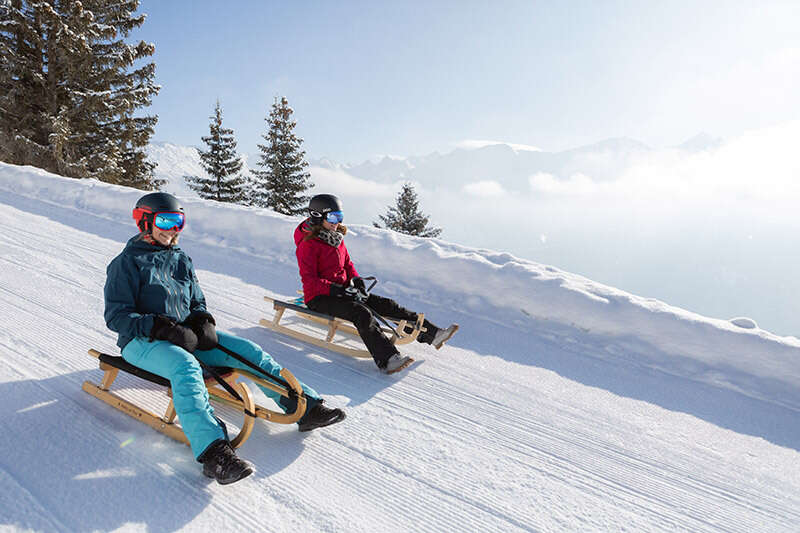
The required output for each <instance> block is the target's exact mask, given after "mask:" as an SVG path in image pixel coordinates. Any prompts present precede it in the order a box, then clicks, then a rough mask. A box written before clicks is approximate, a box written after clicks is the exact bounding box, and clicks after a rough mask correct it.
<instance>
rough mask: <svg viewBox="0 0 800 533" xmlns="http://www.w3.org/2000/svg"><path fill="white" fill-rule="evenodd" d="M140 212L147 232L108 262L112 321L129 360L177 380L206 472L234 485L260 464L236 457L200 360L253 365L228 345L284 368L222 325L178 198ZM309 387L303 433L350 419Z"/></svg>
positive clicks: (188, 429)
mask: <svg viewBox="0 0 800 533" xmlns="http://www.w3.org/2000/svg"><path fill="white" fill-rule="evenodd" d="M133 218H134V220H136V224H137V226H138V227H139V230H140V233H139V234H138V235H136V236H134V237H132V238H131V239H130V240H129V241H128V243H127V245H126V246H125V249H124V250H123V251H122V253H120V254H119V255H118V256H117V257H115V258H114V259H113V260H112V261H111V263H110V264H109V265H108V269H107V278H106V285H105V314H104V316H105V320H106V324H107V325H108V327H109V329H111V330H112V331H115V332H117V334H118V340H117V345H118V346H119V347H120V348H121V349H122V357H123V358H124V359H125V360H126V361H128V362H129V363H131V364H132V365H134V366H137V367H139V368H142V369H144V370H147V371H149V372H152V373H154V374H158V375H160V376H162V377H164V378H166V379H168V380H169V381H170V385H171V387H172V398H173V402H174V405H175V411H176V412H177V414H178V419H179V420H180V421H181V426H182V427H183V430H184V433H185V434H186V437H187V438H188V439H189V443H190V445H191V447H192V452H193V453H194V455H195V458H197V460H198V461H199V462H201V463H202V464H203V473H204V474H205V475H207V476H209V477H213V478H215V479H216V480H217V481H218V482H219V483H222V484H227V483H233V482H235V481H238V480H240V479H242V478H244V477H246V476H248V475H250V474H251V473H252V472H253V468H252V466H251V465H250V464H249V463H247V462H246V461H243V460H241V459H239V458H238V457H237V456H236V454H235V453H234V451H233V448H232V447H231V446H230V443H229V442H228V439H227V434H226V432H225V429H224V425H223V424H222V422H221V421H220V420H219V419H218V418H216V417H215V416H214V411H213V409H212V407H211V406H210V405H209V402H208V391H207V389H206V387H205V384H204V382H203V375H202V370H201V368H200V365H199V363H198V360H200V361H202V362H203V363H204V364H206V365H210V366H224V367H235V368H243V369H246V367H244V366H243V364H242V363H240V362H239V361H237V360H235V359H233V358H232V357H230V356H229V355H227V354H226V353H225V352H223V351H222V350H220V349H219V348H217V345H220V346H223V347H225V348H227V349H228V350H231V351H233V352H236V353H238V354H240V355H242V356H243V357H244V358H246V359H248V360H249V361H251V362H253V363H255V364H257V365H258V366H259V367H260V368H263V369H264V370H265V371H266V372H268V373H270V374H272V375H277V374H279V373H280V371H281V366H280V365H278V363H276V362H275V361H274V360H273V359H272V357H271V356H270V355H269V354H268V353H266V352H264V351H263V350H262V349H261V348H260V347H259V346H258V345H257V344H255V343H253V342H251V341H249V340H247V339H244V338H241V337H237V336H235V335H230V334H228V333H224V332H221V331H219V332H218V331H216V329H215V326H216V322H215V320H214V317H213V316H212V315H211V314H210V313H209V312H208V310H207V309H206V301H205V297H204V296H203V291H202V290H201V289H200V284H199V283H198V280H197V276H196V274H195V270H194V266H193V265H192V260H191V259H190V258H189V256H187V255H186V254H185V253H184V252H183V251H182V250H181V249H180V248H179V247H178V246H177V241H178V236H179V233H180V231H181V230H182V229H183V227H184V224H185V220H186V218H185V213H184V212H183V207H182V206H181V205H180V203H179V202H178V199H177V198H175V197H174V196H172V195H170V194H167V193H150V194H147V195H145V196H143V197H142V198H141V199H139V201H138V202H137V203H136V207H135V208H134V210H133ZM301 385H302V387H303V391H304V392H305V396H306V399H307V409H306V414H305V415H304V416H303V417H302V418H301V419H300V421H299V422H298V426H299V429H300V431H310V430H312V429H315V428H318V427H323V426H327V425H330V424H334V423H336V422H339V421H341V420H343V419H344V417H345V414H344V412H343V411H342V410H341V409H329V408H328V407H326V406H325V405H323V400H322V398H321V397H320V396H319V395H318V394H317V393H316V392H315V391H314V390H313V389H311V388H310V387H308V386H306V385H305V384H301ZM262 390H263V391H264V393H265V394H266V395H267V396H268V397H270V398H273V399H275V400H276V402H277V403H278V404H279V405H280V406H281V407H282V408H283V409H285V410H286V411H293V410H294V408H295V402H294V401H293V400H289V399H287V398H284V397H282V396H280V395H278V394H277V393H275V392H274V391H272V390H269V389H267V388H263V387H262Z"/></svg>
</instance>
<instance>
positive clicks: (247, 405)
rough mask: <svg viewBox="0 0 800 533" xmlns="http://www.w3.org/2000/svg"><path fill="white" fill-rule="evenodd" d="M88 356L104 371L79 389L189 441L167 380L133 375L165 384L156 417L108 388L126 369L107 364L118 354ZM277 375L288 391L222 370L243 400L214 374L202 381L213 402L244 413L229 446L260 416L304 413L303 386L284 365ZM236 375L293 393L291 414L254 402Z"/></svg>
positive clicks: (289, 418)
mask: <svg viewBox="0 0 800 533" xmlns="http://www.w3.org/2000/svg"><path fill="white" fill-rule="evenodd" d="M89 355H91V356H92V357H95V358H97V359H98V360H99V364H100V370H102V371H103V378H102V380H101V381H100V384H95V383H92V382H91V381H88V380H87V381H84V382H83V386H82V389H83V390H84V391H85V392H87V393H88V394H91V395H92V396H94V397H95V398H98V399H99V400H101V401H102V402H104V403H106V404H108V405H110V406H111V407H113V408H114V409H117V410H118V411H121V412H123V413H125V414H126V415H128V416H130V417H132V418H135V419H136V420H139V421H140V422H143V423H144V424H146V425H148V426H150V427H151V428H153V429H155V430H156V431H158V432H159V433H162V434H164V435H166V436H167V437H169V438H171V439H173V440H176V441H178V442H182V443H184V444H186V445H188V444H189V439H187V438H186V435H185V434H184V432H183V429H182V428H181V427H180V425H179V424H178V423H176V419H177V413H176V412H175V406H174V404H173V402H172V389H171V388H170V387H169V381H167V380H166V379H164V378H162V377H161V376H156V375H154V374H150V373H149V372H145V371H143V370H141V369H137V370H138V371H139V372H137V374H136V375H137V377H140V378H142V379H145V380H147V381H150V382H152V383H156V384H158V385H162V386H165V387H167V395H168V396H169V398H170V400H169V404H168V405H167V408H166V411H165V412H164V414H163V416H159V415H157V414H155V413H153V412H151V411H149V410H148V409H145V408H143V407H140V406H138V405H136V404H134V403H132V402H130V401H128V400H125V399H124V398H121V397H120V396H119V395H117V394H114V393H113V392H111V391H110V390H109V389H110V388H111V385H112V384H113V383H114V380H115V379H117V376H118V375H119V372H120V370H122V371H123V372H125V371H126V370H125V369H124V368H121V367H117V366H115V365H114V364H113V363H109V362H107V361H117V360H118V359H122V358H121V357H114V356H110V355H108V354H103V353H101V352H99V351H97V350H94V349H90V350H89ZM117 364H122V363H117ZM134 368H135V367H134ZM280 375H281V377H282V378H283V379H284V380H285V381H286V383H288V384H289V387H290V388H291V390H290V389H287V388H286V387H283V386H281V385H277V384H275V383H273V382H272V381H269V380H267V379H264V378H262V377H260V376H257V375H255V374H254V373H252V372H249V371H247V370H242V369H238V368H230V369H227V368H226V369H224V373H223V375H222V378H223V379H224V380H225V381H226V382H227V383H228V384H229V385H230V386H231V387H232V388H233V389H235V390H236V391H237V392H238V393H239V396H241V397H242V401H239V400H238V399H236V398H235V397H234V396H233V395H232V394H230V393H229V392H228V391H226V390H225V389H223V388H222V387H221V386H220V384H219V383H217V382H216V381H215V379H214V378H213V377H209V378H206V380H205V382H206V387H207V388H208V395H209V398H210V399H211V400H212V401H214V402H216V403H219V404H222V405H226V406H229V407H233V408H234V409H236V410H238V411H240V412H241V413H242V414H243V415H244V422H243V423H242V426H241V428H240V429H239V433H238V434H237V435H236V436H235V437H234V438H232V439H231V441H230V442H231V446H233V447H234V448H238V447H240V446H241V445H242V444H244V442H245V441H246V440H247V439H248V438H249V437H250V434H251V433H252V431H253V427H254V426H255V419H256V418H263V419H264V420H268V421H270V422H276V423H278V424H293V423H295V422H297V421H298V420H300V418H301V417H302V416H303V414H305V411H306V403H307V402H306V398H305V395H304V393H303V388H302V387H301V386H300V383H299V382H298V381H297V379H296V378H295V377H294V375H293V374H292V373H291V372H290V371H289V370H288V369H286V368H284V369H282V370H281V373H280ZM239 377H246V378H248V379H250V380H251V381H253V382H255V383H257V384H259V385H262V386H264V387H266V388H268V389H270V390H272V391H275V392H277V393H278V394H280V395H281V396H283V397H286V398H288V397H289V396H290V395H291V396H295V397H296V398H297V408H296V409H295V410H294V412H293V413H280V412H277V411H273V410H270V409H267V408H265V407H261V406H258V405H256V404H255V402H254V400H253V395H252V393H251V392H250V389H249V388H248V386H247V384H246V383H244V382H242V381H236V380H237V378H239ZM248 412H250V413H253V414H255V417H253V416H250V415H249V414H247V413H248Z"/></svg>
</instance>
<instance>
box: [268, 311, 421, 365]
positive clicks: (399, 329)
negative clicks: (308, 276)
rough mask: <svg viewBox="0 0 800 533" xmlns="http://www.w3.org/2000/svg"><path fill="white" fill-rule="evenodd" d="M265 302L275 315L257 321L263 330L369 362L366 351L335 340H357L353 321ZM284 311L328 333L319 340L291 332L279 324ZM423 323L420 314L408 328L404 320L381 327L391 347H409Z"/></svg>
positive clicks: (294, 330)
mask: <svg viewBox="0 0 800 533" xmlns="http://www.w3.org/2000/svg"><path fill="white" fill-rule="evenodd" d="M264 299H265V300H266V301H268V302H272V308H273V309H274V310H275V315H274V316H273V317H272V320H271V321H270V320H267V319H266V318H262V319H261V320H260V321H259V324H261V325H262V326H264V327H265V328H269V329H271V330H272V331H277V332H278V333H283V334H284V335H288V336H290V337H292V338H295V339H298V340H301V341H304V342H308V343H310V344H313V345H315V346H319V347H321V348H325V349H328V350H332V351H334V352H337V353H340V354H344V355H349V356H350V357H359V358H365V359H371V358H372V355H370V353H369V352H368V351H367V350H366V349H356V348H350V347H348V346H344V345H343V344H341V343H338V342H335V341H334V336H335V335H336V333H337V332H344V333H348V334H350V335H354V336H355V337H356V338H358V339H359V340H360V337H359V336H358V331H357V330H356V328H355V326H353V324H352V322H350V321H348V320H342V319H341V318H335V317H332V316H330V315H326V314H324V313H318V312H316V311H312V310H311V309H309V308H307V307H305V306H303V305H299V304H296V303H292V302H285V301H283V300H276V299H274V298H270V297H269V296H264ZM286 310H290V311H293V312H294V313H295V314H296V315H297V316H298V317H300V318H303V319H305V320H310V321H312V322H316V323H318V324H322V325H325V326H327V327H328V332H327V335H326V337H325V339H320V338H318V337H314V336H312V335H309V334H307V333H303V332H302V331H298V330H296V329H292V328H290V327H288V326H284V325H282V324H281V323H280V321H281V319H282V318H283V314H284V312H285V311H286ZM424 321H425V315H424V314H423V313H419V314H418V315H417V321H416V322H415V323H414V324H413V325H411V324H409V323H408V322H407V321H405V320H400V321H394V320H393V321H392V322H394V323H395V324H396V327H395V328H394V329H393V330H390V329H389V328H386V327H384V328H383V330H384V332H385V333H386V334H387V335H391V341H392V344H394V345H402V344H408V343H410V342H413V341H415V340H416V339H417V337H418V336H419V334H420V333H422V332H423V331H425V328H424V327H423V326H422V324H423V323H424ZM407 326H410V327H411V328H412V329H411V332H409V333H406V331H405V329H406V327H407Z"/></svg>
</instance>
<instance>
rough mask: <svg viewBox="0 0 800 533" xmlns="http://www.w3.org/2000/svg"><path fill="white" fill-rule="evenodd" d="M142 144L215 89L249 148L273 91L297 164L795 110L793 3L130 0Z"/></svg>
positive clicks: (799, 42)
mask: <svg viewBox="0 0 800 533" xmlns="http://www.w3.org/2000/svg"><path fill="white" fill-rule="evenodd" d="M140 11H141V12H144V13H147V14H148V20H147V22H145V24H144V25H143V26H142V28H140V29H138V30H136V31H135V32H134V34H133V35H132V38H134V39H143V40H146V41H149V42H153V43H155V45H156V55H155V61H156V64H157V68H156V77H157V82H158V83H159V84H160V85H162V90H161V93H160V94H159V95H158V96H157V97H156V98H155V100H154V105H153V106H152V108H150V112H153V113H156V114H158V115H159V123H158V125H157V126H156V134H155V137H154V140H157V141H169V142H174V143H178V144H192V145H197V144H200V142H201V141H200V137H201V136H202V135H205V134H207V132H208V122H209V120H208V116H209V115H210V114H211V113H212V110H213V107H214V103H215V101H216V99H217V98H219V100H220V102H221V105H222V108H223V112H224V117H225V125H226V126H228V127H231V128H233V129H234V131H235V133H236V137H237V140H238V141H239V148H240V150H241V151H243V152H245V153H252V152H255V151H256V144H257V143H259V142H261V137H260V135H261V134H262V133H264V132H265V131H266V124H265V122H264V117H265V116H266V115H267V114H268V110H269V107H270V105H271V104H272V101H273V98H274V97H275V96H286V97H287V98H288V99H289V102H290V104H291V105H292V107H293V108H294V109H295V118H296V120H297V121H298V127H297V130H296V131H297V133H298V134H299V135H300V136H301V137H303V138H304V139H305V144H304V147H305V149H306V150H307V157H309V158H318V157H323V156H327V157H331V158H333V159H335V160H338V161H344V162H354V163H355V162H360V161H362V160H364V159H366V158H369V157H373V156H376V155H380V154H393V155H421V154H426V153H429V152H432V151H435V150H439V151H449V150H452V149H453V148H454V147H456V146H457V145H458V144H459V143H461V142H463V141H465V140H470V139H472V140H474V139H479V140H483V139H488V140H496V141H504V142H510V143H518V144H527V145H532V146H537V147H540V148H542V149H544V150H550V151H556V150H563V149H568V148H572V147H575V146H579V145H582V144H588V143H592V142H596V141H599V140H602V139H605V138H609V137H621V136H625V137H631V138H635V139H638V140H641V141H643V142H645V143H647V144H650V145H652V146H656V147H658V146H667V145H674V144H678V143H680V142H682V141H684V140H686V139H688V138H689V137H691V136H693V135H695V134H697V133H699V132H701V131H706V132H708V133H711V134H712V135H717V136H723V137H727V136H733V135H738V134H741V133H742V132H744V131H747V130H749V129H754V128H760V127H766V126H769V125H772V124H778V123H781V122H785V121H788V120H794V119H798V118H800V106H797V105H796V100H797V94H799V93H800V68H798V64H799V63H800V37H798V31H797V28H798V27H800V3H798V2H792V1H790V2H733V1H725V2H706V1H699V2H680V1H676V2H614V1H608V2H588V1H587V2H582V1H572V2H533V1H531V2H468V1H464V2H445V1H429V2H417V1H403V2H381V1H377V2H375V1H373V2H347V1H343V2H272V1H231V2H218V1H205V0H197V1H188V0H185V1H178V0H172V1H163V0H143V1H142V2H141V5H140Z"/></svg>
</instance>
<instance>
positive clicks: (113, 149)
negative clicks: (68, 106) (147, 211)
mask: <svg viewBox="0 0 800 533" xmlns="http://www.w3.org/2000/svg"><path fill="white" fill-rule="evenodd" d="M83 5H84V6H86V8H87V9H89V10H90V11H91V12H92V13H93V15H94V19H93V21H92V25H91V31H90V35H92V36H94V37H95V38H94V39H93V40H92V41H90V42H91V47H92V61H93V64H92V67H93V68H92V76H90V78H89V82H90V83H89V84H87V85H89V89H90V92H89V93H88V95H87V96H91V97H96V95H102V94H108V95H109V96H108V98H107V101H106V102H102V101H101V100H102V98H98V102H97V105H96V106H94V109H93V111H94V112H95V113H96V114H99V113H101V110H108V111H107V112H106V113H105V114H104V115H100V116H102V120H100V121H99V124H98V126H99V128H98V130H99V136H98V137H96V138H95V140H98V139H108V140H109V141H110V142H109V143H108V144H110V145H111V146H110V147H109V159H114V160H115V161H116V164H117V166H118V168H119V169H120V170H121V174H116V175H114V176H111V179H113V180H114V181H115V182H117V183H121V184H124V185H128V186H131V187H136V188H140V189H154V188H159V187H161V186H163V184H164V182H163V181H161V180H158V179H156V178H155V176H154V174H153V170H154V169H155V167H156V165H155V163H153V162H151V161H148V160H147V155H146V152H145V149H146V148H147V145H148V143H149V142H150V138H151V137H152V136H153V133H154V127H155V125H156V122H158V117H157V116H156V115H140V114H138V113H137V111H138V110H140V109H143V108H145V107H149V106H150V105H151V104H152V99H153V96H154V95H156V94H158V91H159V90H160V88H161V87H160V86H158V85H156V84H155V68H156V65H155V63H153V62H149V63H145V64H143V65H141V66H140V67H139V68H134V63H136V62H137V61H139V60H143V59H145V58H147V57H150V56H152V55H153V54H154V53H155V46H154V45H153V44H152V43H146V42H144V41H139V42H138V43H135V44H127V43H126V42H125V40H126V39H127V38H128V37H129V35H130V33H131V31H132V30H134V29H136V28H138V27H140V26H141V25H142V24H144V21H145V19H146V15H145V14H138V15H135V13H136V11H137V10H138V8H139V0H115V1H113V2H109V1H108V0H83ZM92 82H93V83H92ZM92 85H93V86H92Z"/></svg>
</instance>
